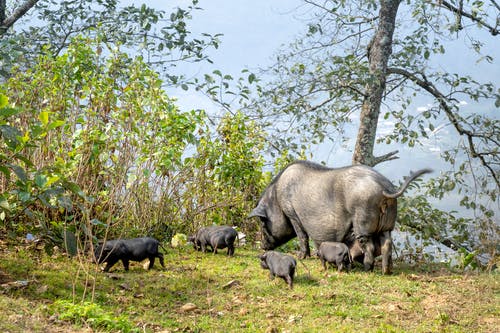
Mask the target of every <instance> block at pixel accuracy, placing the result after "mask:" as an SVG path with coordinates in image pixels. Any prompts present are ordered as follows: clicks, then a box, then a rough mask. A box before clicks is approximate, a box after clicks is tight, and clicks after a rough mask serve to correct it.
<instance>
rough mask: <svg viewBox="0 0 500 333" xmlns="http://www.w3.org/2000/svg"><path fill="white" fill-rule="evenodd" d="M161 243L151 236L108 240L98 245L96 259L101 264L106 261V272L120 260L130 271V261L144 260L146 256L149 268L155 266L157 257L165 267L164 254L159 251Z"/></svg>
mask: <svg viewBox="0 0 500 333" xmlns="http://www.w3.org/2000/svg"><path fill="white" fill-rule="evenodd" d="M159 245H160V242H158V241H157V240H156V239H154V238H151V237H142V238H132V239H115V240H108V241H106V242H104V244H99V245H97V246H96V248H95V249H94V260H95V261H97V262H98V263H99V264H101V263H103V262H105V263H106V267H105V268H104V272H108V271H109V269H110V268H111V267H113V265H114V264H116V263H117V262H118V261H120V260H121V261H122V263H123V267H124V268H125V270H126V271H128V268H129V261H143V260H144V259H146V258H148V259H149V267H148V269H151V268H153V265H154V263H155V258H159V259H160V264H161V266H162V267H164V268H165V264H164V262H163V254H161V253H160V252H159V251H158V246H159Z"/></svg>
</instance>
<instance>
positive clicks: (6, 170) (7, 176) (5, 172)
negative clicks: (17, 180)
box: [0, 165, 10, 180]
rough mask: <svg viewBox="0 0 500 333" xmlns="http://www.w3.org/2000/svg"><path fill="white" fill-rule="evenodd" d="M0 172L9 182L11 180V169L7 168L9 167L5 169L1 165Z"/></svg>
mask: <svg viewBox="0 0 500 333" xmlns="http://www.w3.org/2000/svg"><path fill="white" fill-rule="evenodd" d="M0 172H1V173H3V174H4V175H5V178H7V180H9V179H10V170H9V168H7V167H5V166H3V165H0Z"/></svg>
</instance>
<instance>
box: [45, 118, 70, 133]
mask: <svg viewBox="0 0 500 333" xmlns="http://www.w3.org/2000/svg"><path fill="white" fill-rule="evenodd" d="M65 123H66V122H65V121H64V120H54V121H53V122H51V123H50V124H49V126H47V129H48V130H49V131H50V130H53V129H54V128H57V127H61V126H62V125H64V124H65Z"/></svg>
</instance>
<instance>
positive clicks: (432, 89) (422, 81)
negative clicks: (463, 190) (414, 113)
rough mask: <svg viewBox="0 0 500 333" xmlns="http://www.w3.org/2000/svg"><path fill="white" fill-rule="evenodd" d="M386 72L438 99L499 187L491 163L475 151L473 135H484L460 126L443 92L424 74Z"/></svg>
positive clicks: (402, 71) (399, 70)
mask: <svg viewBox="0 0 500 333" xmlns="http://www.w3.org/2000/svg"><path fill="white" fill-rule="evenodd" d="M387 73H388V74H398V75H402V76H404V77H406V78H408V79H409V80H411V81H412V82H414V83H415V84H417V85H418V86H419V87H421V88H423V89H424V90H426V91H427V92H428V93H430V94H431V95H432V96H434V97H435V98H436V99H437V100H438V102H439V105H440V106H441V108H442V109H443V110H444V112H445V113H446V116H447V117H448V119H449V120H450V122H451V124H452V125H453V127H455V129H456V130H457V132H458V133H459V134H460V135H464V136H465V137H466V138H467V143H468V145H469V149H470V151H471V156H472V157H474V158H478V159H479V160H480V161H481V164H482V165H483V166H484V167H485V168H486V169H487V170H488V171H489V172H490V174H491V176H492V177H493V179H494V180H495V182H496V184H497V187H499V188H500V179H499V175H498V173H497V172H495V170H493V168H492V167H491V165H490V164H489V163H488V162H487V161H486V159H485V158H484V156H485V154H482V153H478V152H477V151H476V146H475V144H474V138H475V137H483V138H484V136H481V135H478V134H476V133H473V132H471V131H469V130H467V129H465V128H464V127H463V126H462V124H460V122H459V119H458V118H457V117H456V115H455V113H454V112H453V109H454V107H452V106H450V105H449V104H448V101H449V98H447V97H446V96H445V95H444V94H443V93H441V92H440V91H439V90H438V89H437V88H436V86H434V84H433V83H432V82H429V81H428V80H427V78H426V77H425V76H424V75H422V76H423V78H419V77H418V76H417V74H415V73H411V72H409V71H407V70H405V69H402V68H388V69H387Z"/></svg>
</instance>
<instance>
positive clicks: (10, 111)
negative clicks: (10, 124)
mask: <svg viewBox="0 0 500 333" xmlns="http://www.w3.org/2000/svg"><path fill="white" fill-rule="evenodd" d="M20 112H21V110H19V109H14V108H5V107H4V108H0V116H1V117H5V118H7V117H10V116H13V115H16V114H18V113H20Z"/></svg>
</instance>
